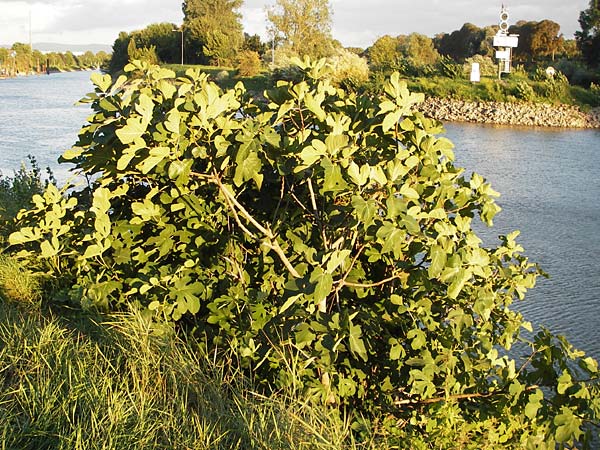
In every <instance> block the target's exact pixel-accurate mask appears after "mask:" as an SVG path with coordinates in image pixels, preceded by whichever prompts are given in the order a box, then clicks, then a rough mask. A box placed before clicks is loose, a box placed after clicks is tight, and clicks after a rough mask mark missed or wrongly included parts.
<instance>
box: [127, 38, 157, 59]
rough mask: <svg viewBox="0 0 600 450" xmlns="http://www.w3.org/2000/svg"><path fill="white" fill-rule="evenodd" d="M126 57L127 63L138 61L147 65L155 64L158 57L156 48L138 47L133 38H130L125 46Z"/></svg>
mask: <svg viewBox="0 0 600 450" xmlns="http://www.w3.org/2000/svg"><path fill="white" fill-rule="evenodd" d="M127 55H128V57H129V61H134V60H136V59H137V60H139V61H145V62H147V63H149V64H157V63H158V56H157V55H156V47H154V46H153V45H151V46H150V47H138V46H137V43H136V42H135V38H132V39H131V40H130V41H129V44H128V45H127Z"/></svg>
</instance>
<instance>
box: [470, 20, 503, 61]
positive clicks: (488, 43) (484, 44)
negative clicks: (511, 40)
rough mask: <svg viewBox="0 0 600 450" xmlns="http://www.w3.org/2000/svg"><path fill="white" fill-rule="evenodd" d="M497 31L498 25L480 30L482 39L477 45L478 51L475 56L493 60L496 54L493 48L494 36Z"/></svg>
mask: <svg viewBox="0 0 600 450" xmlns="http://www.w3.org/2000/svg"><path fill="white" fill-rule="evenodd" d="M499 29H500V27H499V26H498V25H489V26H487V27H483V28H482V29H481V32H482V38H481V42H480V43H479V49H478V50H477V53H476V54H477V55H481V56H487V57H489V58H494V56H495V54H496V49H495V48H494V46H493V43H494V36H495V35H496V33H498V30H499ZM473 56H475V55H473Z"/></svg>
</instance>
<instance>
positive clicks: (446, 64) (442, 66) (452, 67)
mask: <svg viewBox="0 0 600 450" xmlns="http://www.w3.org/2000/svg"><path fill="white" fill-rule="evenodd" d="M437 66H438V72H439V74H440V75H441V76H443V77H447V78H452V79H453V80H457V79H459V78H462V77H463V76H464V73H463V66H462V65H460V64H458V63H457V62H455V61H454V60H453V59H452V58H450V57H449V56H442V57H441V58H440V60H439V61H438V63H437Z"/></svg>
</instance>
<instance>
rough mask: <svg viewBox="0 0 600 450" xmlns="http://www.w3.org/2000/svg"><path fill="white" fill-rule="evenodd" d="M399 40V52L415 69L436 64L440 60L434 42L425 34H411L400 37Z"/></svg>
mask: <svg viewBox="0 0 600 450" xmlns="http://www.w3.org/2000/svg"><path fill="white" fill-rule="evenodd" d="M397 39H398V41H399V47H398V48H399V50H400V51H401V53H402V55H403V56H404V58H405V59H406V60H407V62H408V63H409V64H410V65H411V66H413V67H419V66H424V65H427V64H435V63H436V62H437V61H438V60H439V59H440V54H439V53H438V51H437V50H436V49H435V47H434V45H433V40H432V39H431V38H429V37H427V36H425V35H424V34H419V33H411V34H409V35H408V36H399V37H398V38H397Z"/></svg>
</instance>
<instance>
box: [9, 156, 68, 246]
mask: <svg viewBox="0 0 600 450" xmlns="http://www.w3.org/2000/svg"><path fill="white" fill-rule="evenodd" d="M27 158H28V160H29V165H30V166H31V168H27V166H26V165H25V164H23V165H21V168H20V169H19V170H18V171H16V172H15V173H14V175H13V176H12V177H9V176H4V175H2V174H0V243H1V242H3V240H4V239H5V238H7V237H8V235H9V234H10V233H12V232H13V231H15V228H14V219H15V218H16V217H17V213H18V212H19V211H20V210H21V209H27V208H29V207H30V206H31V205H32V200H31V199H32V198H33V196H34V195H36V194H41V193H42V192H43V191H44V189H45V187H46V186H47V185H48V183H56V180H55V179H54V175H53V174H52V171H51V170H50V169H46V171H47V174H48V178H47V179H46V180H44V179H43V178H42V171H41V169H40V167H39V165H38V163H37V161H36V159H35V158H34V157H33V156H31V155H29V156H28V157H27Z"/></svg>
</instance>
